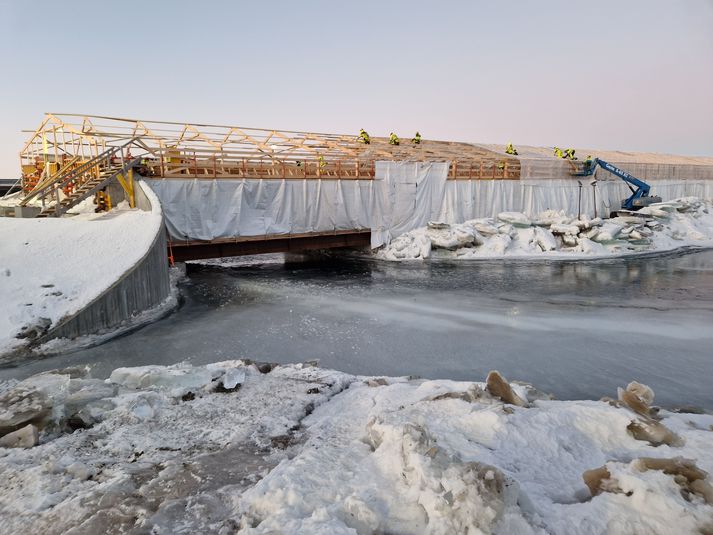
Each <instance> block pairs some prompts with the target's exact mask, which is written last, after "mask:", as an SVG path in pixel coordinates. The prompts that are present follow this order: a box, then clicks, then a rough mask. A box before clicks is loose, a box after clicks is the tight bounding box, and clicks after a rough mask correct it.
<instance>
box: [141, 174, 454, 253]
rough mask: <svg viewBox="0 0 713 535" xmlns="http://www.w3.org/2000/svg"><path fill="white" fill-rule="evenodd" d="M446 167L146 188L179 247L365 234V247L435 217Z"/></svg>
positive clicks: (166, 183)
mask: <svg viewBox="0 0 713 535" xmlns="http://www.w3.org/2000/svg"><path fill="white" fill-rule="evenodd" d="M447 173H448V163H447V162H442V163H409V162H377V163H376V178H375V179H374V180H331V179H330V180H326V179H325V180H314V179H308V180H284V179H283V180H280V179H277V180H249V179H245V180H226V179H217V180H203V179H193V180H184V179H181V180H175V179H174V180H171V179H166V180H148V181H147V182H148V183H149V184H150V185H151V187H152V188H153V190H154V191H155V192H156V194H157V195H158V197H159V198H160V199H161V203H162V205H163V209H164V214H165V217H166V226H167V227H168V231H169V233H170V235H171V237H172V238H174V239H178V240H214V239H219V238H234V237H241V236H262V235H281V234H304V233H309V232H330V231H337V230H352V229H365V228H368V229H372V247H379V246H380V245H383V244H384V243H387V242H388V241H389V240H391V239H392V238H393V237H396V236H398V235H400V234H402V233H404V232H407V231H409V230H412V229H414V228H417V227H420V226H423V225H425V224H426V223H428V221H429V220H431V219H432V218H433V217H434V216H435V215H436V214H437V213H438V212H439V210H440V207H441V205H442V198H443V194H444V191H445V188H444V184H445V182H446V175H447Z"/></svg>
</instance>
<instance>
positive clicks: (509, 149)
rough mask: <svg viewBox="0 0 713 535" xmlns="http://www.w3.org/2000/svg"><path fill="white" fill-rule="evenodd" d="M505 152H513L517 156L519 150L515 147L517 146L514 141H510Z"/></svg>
mask: <svg viewBox="0 0 713 535" xmlns="http://www.w3.org/2000/svg"><path fill="white" fill-rule="evenodd" d="M505 154H512V155H514V156H517V150H516V149H515V147H513V146H512V143H508V144H507V146H506V147H505Z"/></svg>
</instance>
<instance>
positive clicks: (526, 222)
mask: <svg viewBox="0 0 713 535" xmlns="http://www.w3.org/2000/svg"><path fill="white" fill-rule="evenodd" d="M498 219H499V220H500V221H502V222H504V223H510V224H511V225H515V226H518V227H529V226H530V225H532V221H530V218H529V217H527V216H526V215H525V214H523V213H522V212H500V213H499V214H498Z"/></svg>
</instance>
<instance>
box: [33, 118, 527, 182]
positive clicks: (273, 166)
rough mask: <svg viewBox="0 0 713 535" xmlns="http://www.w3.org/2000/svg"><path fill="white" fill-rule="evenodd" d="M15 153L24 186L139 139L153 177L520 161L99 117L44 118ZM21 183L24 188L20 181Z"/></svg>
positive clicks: (451, 149)
mask: <svg viewBox="0 0 713 535" xmlns="http://www.w3.org/2000/svg"><path fill="white" fill-rule="evenodd" d="M30 134H31V135H30V137H29V139H28V140H27V142H26V143H25V145H24V146H23V148H22V150H21V151H20V160H21V165H22V171H23V185H24V186H25V187H26V189H27V185H28V184H29V185H31V184H30V183H31V182H32V181H33V180H34V181H35V183H36V181H37V180H38V179H39V177H41V175H42V171H43V170H44V168H45V167H46V166H48V165H53V166H55V167H60V166H61V165H62V164H63V163H64V162H66V161H67V160H68V159H70V158H75V157H79V158H80V159H81V160H85V161H86V160H89V159H91V158H93V157H96V156H97V155H99V154H101V153H102V152H104V151H105V150H107V148H109V147H112V146H117V145H121V144H124V143H126V141H127V140H130V139H134V138H140V139H141V140H142V142H143V143H144V144H145V145H146V147H147V151H146V154H133V155H130V156H134V157H136V156H144V159H143V161H142V168H143V169H142V170H143V173H142V174H147V175H149V176H152V177H157V178H205V179H215V178H263V179H270V178H274V179H311V178H322V179H352V180H354V179H359V180H362V179H373V178H374V168H375V162H376V161H378V160H392V161H393V160H399V161H449V162H451V165H450V172H449V178H450V179H469V180H473V179H481V180H482V179H500V180H502V179H506V180H507V179H511V180H512V179H515V180H517V179H518V178H519V177H520V162H519V160H518V159H516V158H513V157H511V156H508V155H505V154H499V153H497V152H494V151H489V150H488V149H483V148H480V147H476V146H474V145H471V144H467V143H453V142H443V141H431V140H424V141H422V142H421V143H420V144H413V143H410V142H407V141H405V140H404V142H403V143H402V144H401V145H398V146H394V145H390V144H389V143H388V139H387V138H379V137H372V138H371V143H370V144H368V145H365V144H363V143H360V142H359V141H358V139H357V137H356V136H350V135H344V134H324V133H314V132H298V131H289V130H274V129H262V128H244V127H238V126H227V125H216V124H189V123H178V122H168V121H149V120H142V119H127V118H120V117H108V116H100V115H79V114H67V113H47V114H46V115H45V117H44V120H43V121H42V123H41V124H40V126H39V127H38V128H37V129H35V130H34V131H30ZM25 181H26V182H27V183H25Z"/></svg>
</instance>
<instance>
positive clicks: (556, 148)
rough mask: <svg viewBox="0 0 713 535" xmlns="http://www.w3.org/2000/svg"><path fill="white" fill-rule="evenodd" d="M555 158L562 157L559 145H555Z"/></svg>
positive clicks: (562, 153)
mask: <svg viewBox="0 0 713 535" xmlns="http://www.w3.org/2000/svg"><path fill="white" fill-rule="evenodd" d="M555 158H564V152H563V151H562V149H560V148H559V147H555Z"/></svg>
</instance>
